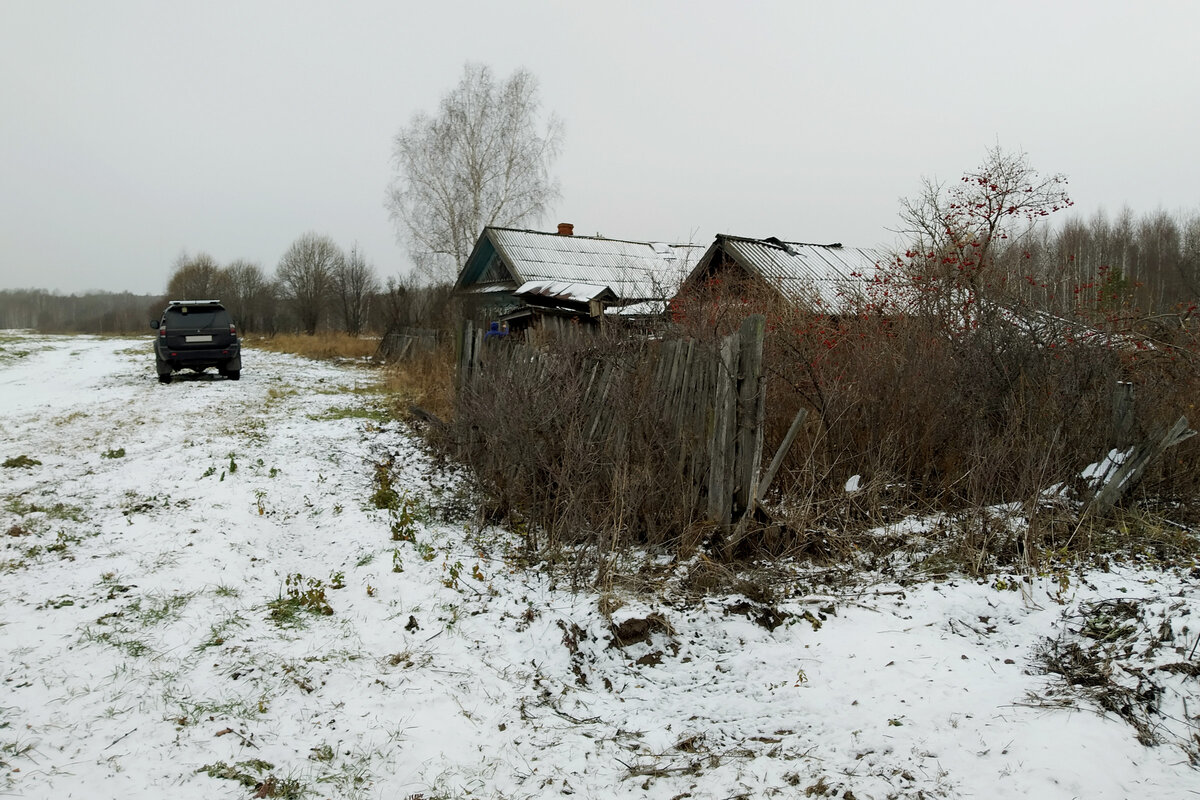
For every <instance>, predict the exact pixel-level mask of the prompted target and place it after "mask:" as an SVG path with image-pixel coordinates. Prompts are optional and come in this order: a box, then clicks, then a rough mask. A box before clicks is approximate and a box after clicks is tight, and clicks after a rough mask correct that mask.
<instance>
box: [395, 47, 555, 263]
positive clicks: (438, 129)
mask: <svg viewBox="0 0 1200 800" xmlns="http://www.w3.org/2000/svg"><path fill="white" fill-rule="evenodd" d="M539 110H540V100H539V98H538V82H537V78H535V77H534V76H533V74H532V73H530V72H528V71H527V70H524V69H519V70H517V71H516V72H514V73H513V74H512V75H511V76H509V78H508V79H507V80H503V81H497V80H496V79H495V77H494V76H493V75H492V70H491V69H490V68H489V67H487V66H486V65H482V64H470V63H468V64H467V65H466V66H465V67H464V69H463V76H462V79H461V80H460V81H459V83H458V86H456V87H455V88H454V89H453V90H451V91H450V92H449V93H447V94H446V95H445V96H444V97H443V98H442V102H441V106H440V108H439V110H438V113H437V114H436V115H435V116H429V115H428V114H425V113H418V114H417V115H415V116H414V117H413V118H412V120H411V121H410V122H409V124H408V126H407V127H405V128H403V129H402V130H401V131H400V132H399V133H398V134H396V138H395V140H394V143H393V162H394V167H395V170H396V175H395V177H394V178H393V180H392V183H391V185H390V186H389V188H388V193H387V201H386V205H387V208H388V210H389V212H390V214H391V218H392V222H393V224H394V225H395V226H396V233H397V239H398V240H400V241H401V242H403V243H406V244H407V245H408V248H409V253H410V255H411V256H412V259H413V263H414V265H415V266H416V268H417V271H418V272H419V273H420V274H421V275H422V276H424V277H425V278H427V279H429V280H432V281H452V280H454V278H455V276H456V275H457V273H458V270H459V269H461V268H462V265H463V263H464V262H465V261H466V259H467V256H469V255H470V253H471V248H472V247H473V246H474V244H475V240H476V239H477V238H478V237H479V233H480V231H481V230H482V229H483V228H484V226H487V225H499V226H506V227H516V226H518V225H523V224H528V223H530V222H532V221H536V220H537V219H539V218H540V217H541V216H542V215H543V214H544V213H545V212H546V210H547V206H548V205H549V203H551V202H552V201H553V200H555V199H556V198H557V197H558V196H559V191H558V182H557V181H556V180H555V179H554V178H553V177H552V176H551V174H550V168H551V165H552V164H553V162H554V160H555V158H556V157H557V155H558V151H559V147H560V145H561V143H562V124H561V122H560V121H559V120H558V118H557V117H555V116H554V115H553V114H550V115H549V116H548V117H547V118H546V120H545V122H544V124H543V123H542V122H541V121H540V117H539Z"/></svg>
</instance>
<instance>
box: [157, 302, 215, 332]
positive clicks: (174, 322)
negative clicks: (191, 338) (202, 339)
mask: <svg viewBox="0 0 1200 800" xmlns="http://www.w3.org/2000/svg"><path fill="white" fill-rule="evenodd" d="M229 324H230V320H229V312H228V311H226V310H225V309H223V308H219V307H218V308H213V307H212V306H175V307H173V308H168V309H167V328H168V329H170V328H228V327H229Z"/></svg>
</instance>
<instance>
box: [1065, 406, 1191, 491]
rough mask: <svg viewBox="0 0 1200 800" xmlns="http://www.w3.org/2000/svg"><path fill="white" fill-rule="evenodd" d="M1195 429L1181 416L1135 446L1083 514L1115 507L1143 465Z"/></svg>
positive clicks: (1184, 438) (1100, 488) (1185, 438)
mask: <svg viewBox="0 0 1200 800" xmlns="http://www.w3.org/2000/svg"><path fill="white" fill-rule="evenodd" d="M1195 435H1196V432H1195V431H1194V430H1192V429H1191V428H1189V427H1188V420H1187V417H1180V418H1179V419H1178V420H1176V421H1175V424H1174V425H1172V426H1171V427H1170V428H1168V429H1167V431H1166V433H1164V434H1162V435H1160V436H1156V437H1154V438H1152V439H1150V440H1148V441H1145V442H1142V443H1141V444H1139V445H1136V446H1135V447H1134V448H1133V449H1132V450H1131V451H1130V453H1129V455H1128V456H1127V457H1126V458H1125V461H1124V463H1122V464H1121V466H1120V467H1118V468H1117V470H1116V471H1115V472H1113V473H1112V474H1111V476H1109V477H1108V478H1107V480H1105V481H1104V483H1103V485H1101V486H1100V487H1099V488H1098V489H1097V490H1096V494H1095V496H1094V497H1093V498H1092V502H1091V503H1090V504H1088V507H1087V509H1085V511H1084V513H1085V514H1087V513H1089V512H1090V513H1094V514H1105V513H1107V512H1109V511H1111V510H1112V509H1113V508H1115V507H1116V505H1117V503H1118V502H1120V500H1121V497H1122V496H1124V494H1125V493H1126V492H1128V491H1129V490H1130V489H1132V488H1133V486H1134V485H1135V484H1137V482H1138V481H1140V480H1141V479H1142V475H1143V474H1144V473H1145V472H1146V468H1147V467H1149V466H1150V464H1151V463H1152V462H1153V461H1154V460H1155V459H1157V458H1159V457H1160V456H1161V455H1162V454H1163V453H1164V452H1165V451H1166V450H1167V449H1168V448H1170V447H1174V446H1175V445H1177V444H1179V443H1180V442H1183V441H1185V440H1187V439H1189V438H1191V437H1192V436H1195Z"/></svg>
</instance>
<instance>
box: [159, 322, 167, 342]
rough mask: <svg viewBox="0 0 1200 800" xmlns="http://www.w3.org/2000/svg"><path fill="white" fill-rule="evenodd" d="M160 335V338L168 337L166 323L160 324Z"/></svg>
mask: <svg viewBox="0 0 1200 800" xmlns="http://www.w3.org/2000/svg"><path fill="white" fill-rule="evenodd" d="M158 336H159V338H160V339H165V338H167V326H166V325H162V326H160V327H159V329H158Z"/></svg>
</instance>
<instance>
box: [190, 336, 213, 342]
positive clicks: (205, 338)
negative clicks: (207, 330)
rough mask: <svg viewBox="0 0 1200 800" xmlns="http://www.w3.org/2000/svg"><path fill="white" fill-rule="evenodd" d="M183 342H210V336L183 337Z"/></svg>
mask: <svg viewBox="0 0 1200 800" xmlns="http://www.w3.org/2000/svg"><path fill="white" fill-rule="evenodd" d="M184 341H187V342H211V341H212V336H185V337H184Z"/></svg>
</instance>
